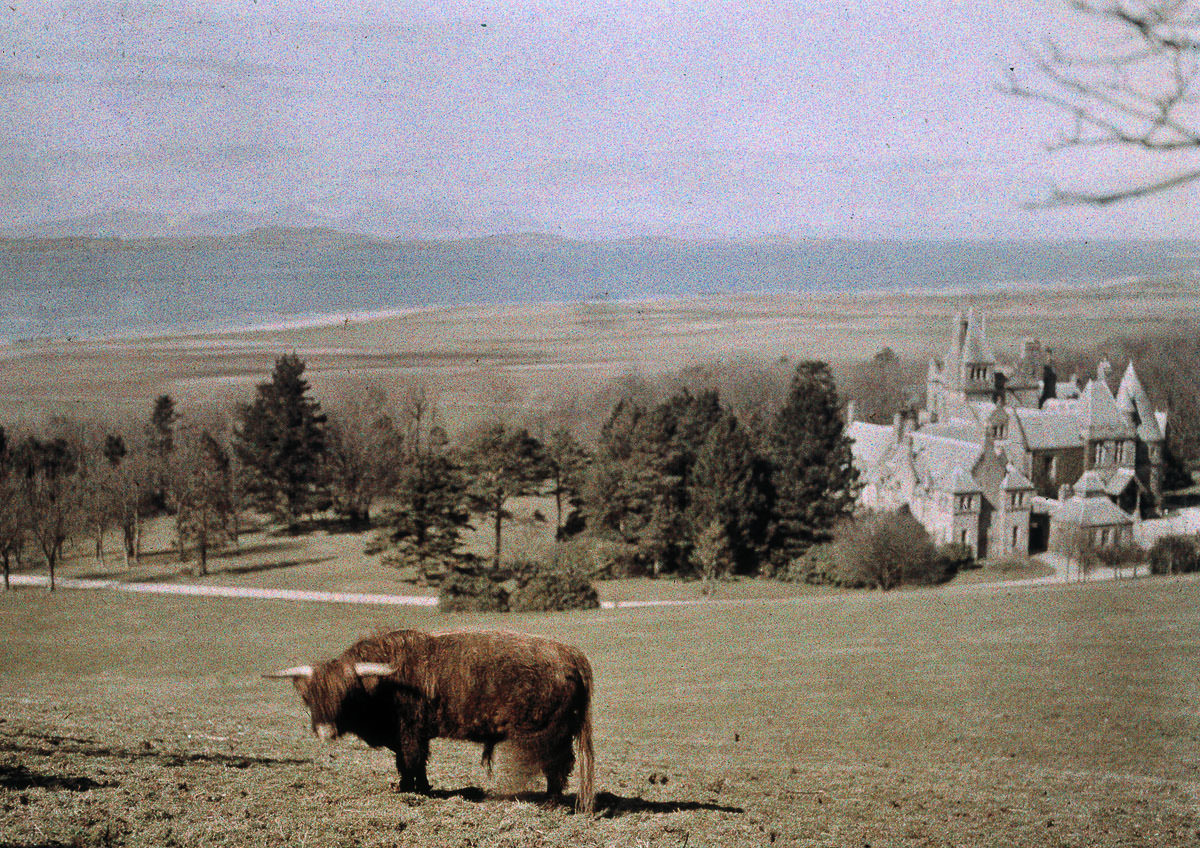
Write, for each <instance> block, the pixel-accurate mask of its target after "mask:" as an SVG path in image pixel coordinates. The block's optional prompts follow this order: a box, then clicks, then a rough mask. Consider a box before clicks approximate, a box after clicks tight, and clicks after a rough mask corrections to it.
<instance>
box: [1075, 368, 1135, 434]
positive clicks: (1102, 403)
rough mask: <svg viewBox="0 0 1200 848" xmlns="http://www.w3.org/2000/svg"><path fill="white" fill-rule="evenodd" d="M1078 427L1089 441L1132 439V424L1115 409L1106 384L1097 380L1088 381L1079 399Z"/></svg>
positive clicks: (1113, 400)
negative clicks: (1079, 426) (1080, 427)
mask: <svg viewBox="0 0 1200 848" xmlns="http://www.w3.org/2000/svg"><path fill="white" fill-rule="evenodd" d="M1079 403H1080V407H1081V410H1080V411H1081V412H1082V413H1083V414H1082V415H1081V416H1080V419H1081V420H1080V422H1079V423H1080V425H1081V426H1082V427H1083V430H1084V432H1085V433H1086V434H1087V437H1088V438H1091V439H1132V438H1133V437H1134V436H1136V435H1137V434H1136V433H1135V432H1134V429H1133V424H1132V423H1131V422H1130V420H1129V419H1128V418H1127V417H1126V416H1125V415H1123V414H1122V413H1121V410H1120V409H1119V408H1118V407H1117V401H1116V398H1114V397H1113V394H1112V392H1111V391H1110V390H1109V388H1108V383H1106V382H1104V381H1103V380H1101V379H1099V378H1097V379H1095V380H1090V381H1088V384H1087V385H1086V386H1085V387H1084V389H1083V394H1082V395H1081V396H1080V398H1079Z"/></svg>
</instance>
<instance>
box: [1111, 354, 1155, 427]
mask: <svg viewBox="0 0 1200 848" xmlns="http://www.w3.org/2000/svg"><path fill="white" fill-rule="evenodd" d="M1117 407H1118V408H1120V410H1121V411H1122V412H1124V413H1125V414H1126V415H1130V416H1132V417H1133V420H1134V422H1135V424H1136V425H1137V437H1138V438H1139V439H1141V440H1142V441H1143V442H1161V441H1162V439H1163V432H1162V429H1161V428H1160V427H1159V426H1158V416H1157V414H1156V413H1155V410H1154V408H1153V407H1152V406H1151V405H1150V396H1149V395H1147V394H1146V390H1145V389H1144V388H1143V387H1142V381H1141V380H1139V379H1138V376H1137V372H1136V371H1134V370H1133V363H1132V362H1130V363H1129V367H1128V368H1126V369H1125V376H1123V377H1122V378H1121V385H1120V386H1119V387H1118V388H1117Z"/></svg>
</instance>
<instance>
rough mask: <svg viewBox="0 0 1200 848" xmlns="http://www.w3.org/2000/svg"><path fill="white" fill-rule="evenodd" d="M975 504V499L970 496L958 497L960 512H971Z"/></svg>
mask: <svg viewBox="0 0 1200 848" xmlns="http://www.w3.org/2000/svg"><path fill="white" fill-rule="evenodd" d="M973 503H974V498H972V497H971V496H970V495H959V496H958V509H959V512H969V511H970V510H971V507H972V504H973Z"/></svg>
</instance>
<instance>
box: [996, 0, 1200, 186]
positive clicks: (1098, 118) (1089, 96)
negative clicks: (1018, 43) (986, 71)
mask: <svg viewBox="0 0 1200 848" xmlns="http://www.w3.org/2000/svg"><path fill="white" fill-rule="evenodd" d="M1069 6H1070V7H1071V8H1072V9H1073V10H1074V11H1075V12H1076V13H1077V14H1078V15H1080V16H1082V17H1081V19H1080V20H1079V23H1080V24H1081V25H1082V26H1083V27H1085V28H1086V27H1094V28H1095V29H1096V30H1097V33H1098V34H1101V35H1102V37H1101V38H1098V39H1095V40H1093V41H1092V43H1090V44H1089V46H1088V47H1087V48H1079V49H1075V48H1072V47H1069V46H1066V45H1064V44H1063V43H1062V42H1060V41H1057V40H1054V39H1049V38H1048V39H1046V40H1045V41H1044V42H1043V43H1042V45H1041V46H1040V47H1039V48H1035V49H1033V50H1032V51H1031V53H1032V60H1033V65H1034V72H1033V74H1032V77H1033V78H1032V79H1030V80H1026V79H1024V77H1023V75H1018V74H1016V73H1015V72H1014V74H1013V75H1012V76H1011V77H1010V78H1009V79H1008V80H1007V81H1006V82H1005V83H1003V85H1002V86H1001V88H1002V90H1004V91H1005V92H1007V93H1009V94H1012V95H1014V96H1016V97H1020V98H1024V99H1027V100H1031V101H1034V102H1037V103H1041V104H1043V105H1046V106H1049V107H1050V108H1051V109H1053V110H1054V111H1057V112H1059V113H1060V114H1062V115H1063V116H1064V117H1065V118H1066V126H1065V127H1064V129H1063V131H1062V132H1061V133H1060V135H1059V137H1058V138H1056V139H1054V140H1053V141H1051V142H1050V143H1049V144H1048V145H1047V146H1048V148H1049V149H1050V150H1051V151H1060V150H1086V149H1096V150H1104V149H1124V150H1130V151H1138V152H1141V153H1146V154H1150V155H1151V156H1153V157H1154V158H1157V159H1159V160H1163V161H1164V162H1165V164H1166V167H1167V168H1168V169H1169V170H1167V171H1166V172H1165V173H1164V174H1160V175H1158V176H1153V177H1148V178H1146V179H1143V180H1140V181H1135V182H1133V183H1131V184H1125V185H1117V186H1110V187H1103V188H1102V187H1096V188H1089V187H1083V188H1060V187H1057V186H1054V187H1052V188H1051V189H1050V193H1049V196H1048V197H1047V198H1046V199H1045V200H1044V201H1042V202H1041V203H1040V204H1037V205H1051V206H1053V205H1065V204H1090V205H1098V206H1103V205H1107V204H1111V203H1116V202H1119V201H1122V200H1128V199H1131V198H1136V197H1143V196H1145V195H1151V194H1156V193H1159V192H1163V191H1167V190H1169V189H1172V188H1175V187H1178V186H1181V185H1184V184H1186V183H1189V182H1192V181H1193V180H1196V179H1198V178H1200V164H1197V159H1198V158H1200V113H1198V112H1197V102H1198V101H1197V99H1196V95H1197V92H1196V90H1195V86H1196V82H1197V75H1198V72H1200V65H1198V62H1197V59H1198V57H1200V8H1197V5H1196V3H1195V2H1194V0H1192V1H1191V2H1189V0H1114V1H1113V2H1097V0H1070V1H1069Z"/></svg>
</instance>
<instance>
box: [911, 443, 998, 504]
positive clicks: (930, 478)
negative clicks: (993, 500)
mask: <svg viewBox="0 0 1200 848" xmlns="http://www.w3.org/2000/svg"><path fill="white" fill-rule="evenodd" d="M981 452H982V446H981V445H979V444H978V443H976V442H972V441H966V440H964V439H948V438H945V437H944V436H931V435H929V434H927V433H923V432H920V431H918V432H915V433H913V434H912V453H913V468H914V469H915V470H916V472H917V477H918V478H919V479H920V480H921V482H922V483H924V484H925V485H927V486H930V487H931V488H936V489H941V490H943V491H949V489H948V488H947V487H948V486H950V485H954V484H952V483H951V479H952V478H953V476H954V472H955V470H959V469H961V470H962V471H964V472H965V473H966V474H967V475H968V476H970V473H971V469H972V468H974V467H975V463H976V462H977V461H978V460H979V454H980V453H981ZM975 485H976V486H977V487H978V483H976V484H975ZM975 491H978V489H976V490H975Z"/></svg>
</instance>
